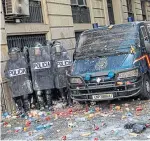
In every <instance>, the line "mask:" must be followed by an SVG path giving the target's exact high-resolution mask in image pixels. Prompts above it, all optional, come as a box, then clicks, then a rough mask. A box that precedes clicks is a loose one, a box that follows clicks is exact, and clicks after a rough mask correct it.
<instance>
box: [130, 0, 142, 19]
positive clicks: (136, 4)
mask: <svg viewBox="0 0 150 141" xmlns="http://www.w3.org/2000/svg"><path fill="white" fill-rule="evenodd" d="M132 5H133V12H134V18H135V21H142V20H143V17H142V9H141V0H132Z"/></svg>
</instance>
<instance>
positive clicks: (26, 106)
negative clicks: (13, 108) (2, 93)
mask: <svg viewBox="0 0 150 141" xmlns="http://www.w3.org/2000/svg"><path fill="white" fill-rule="evenodd" d="M23 107H24V111H25V112H26V113H27V112H29V111H30V105H29V100H28V95H24V96H23Z"/></svg>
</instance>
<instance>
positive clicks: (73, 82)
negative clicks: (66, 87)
mask: <svg viewBox="0 0 150 141" xmlns="http://www.w3.org/2000/svg"><path fill="white" fill-rule="evenodd" d="M70 83H71V84H82V80H81V78H77V77H72V78H70Z"/></svg>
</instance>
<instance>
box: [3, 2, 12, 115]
mask: <svg viewBox="0 0 150 141" xmlns="http://www.w3.org/2000/svg"><path fill="white" fill-rule="evenodd" d="M0 6H1V11H0V12H1V28H0V30H1V55H0V56H1V61H0V65H1V72H0V92H1V95H0V99H1V103H0V104H1V105H0V107H1V108H2V110H4V109H7V111H9V112H10V111H12V110H13V109H14V102H13V100H12V98H11V92H10V89H9V87H8V82H7V80H6V78H5V75H4V69H5V65H6V62H7V60H8V59H9V58H8V47H7V38H6V36H7V35H6V28H5V20H4V13H3V9H2V4H1V3H0Z"/></svg>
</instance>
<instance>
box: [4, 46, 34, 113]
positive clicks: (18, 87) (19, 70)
mask: <svg viewBox="0 0 150 141" xmlns="http://www.w3.org/2000/svg"><path fill="white" fill-rule="evenodd" d="M9 57H10V59H9V60H8V61H7V64H6V68H5V75H6V78H8V80H9V86H10V89H11V91H12V97H13V99H14V100H15V103H16V105H17V107H18V109H19V112H21V113H22V112H27V111H29V110H30V106H29V101H28V94H31V93H32V92H33V89H32V84H31V79H30V74H29V67H28V63H27V59H26V58H25V56H24V54H23V53H22V52H21V51H20V49H19V48H18V47H14V48H11V49H10V51H9Z"/></svg>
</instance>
